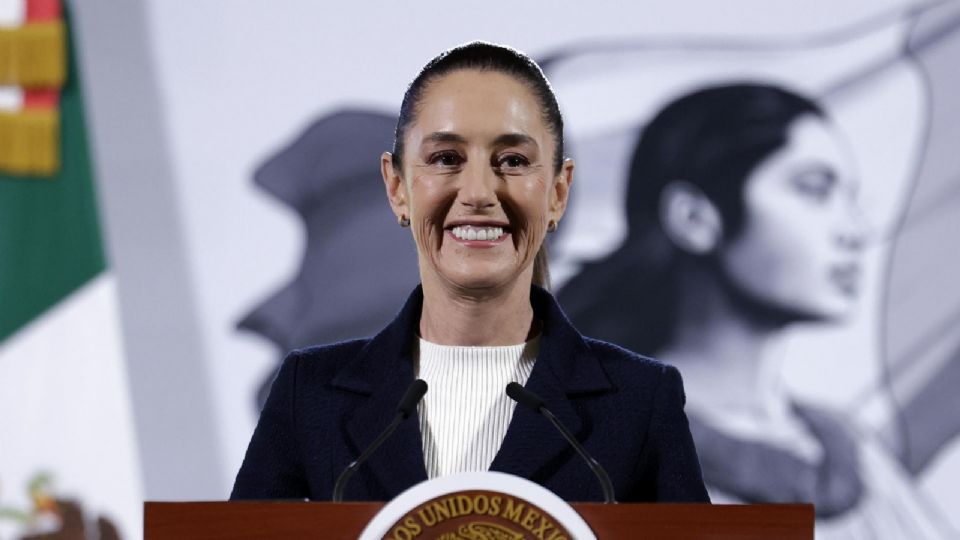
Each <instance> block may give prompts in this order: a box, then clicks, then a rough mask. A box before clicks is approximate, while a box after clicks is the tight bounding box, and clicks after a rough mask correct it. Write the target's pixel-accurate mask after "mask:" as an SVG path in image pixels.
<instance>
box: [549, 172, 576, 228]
mask: <svg viewBox="0 0 960 540" xmlns="http://www.w3.org/2000/svg"><path fill="white" fill-rule="evenodd" d="M573 168H574V163H573V160H572V159H570V158H566V159H564V160H563V164H562V165H561V166H560V174H558V175H557V176H556V178H555V180H554V182H553V189H552V190H551V191H550V219H552V220H553V221H555V222H559V221H560V218H562V217H563V213H564V212H566V211H567V201H569V200H570V186H571V184H573Z"/></svg>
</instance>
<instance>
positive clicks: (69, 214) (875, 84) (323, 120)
mask: <svg viewBox="0 0 960 540" xmlns="http://www.w3.org/2000/svg"><path fill="white" fill-rule="evenodd" d="M473 39H484V40H489V41H495V42H500V43H504V44H508V45H511V46H514V47H516V48H519V49H521V50H523V51H525V52H526V53H528V54H530V55H531V56H532V57H534V58H536V59H538V60H539V61H541V62H542V64H543V66H544V69H545V71H546V72H547V75H548V77H549V78H550V80H551V82H552V83H553V85H554V87H555V90H556V92H557V95H558V97H559V99H560V102H561V108H562V110H563V112H564V114H565V119H566V123H567V126H566V128H567V130H566V140H567V144H568V149H567V152H568V154H569V155H570V156H572V157H574V158H575V159H576V160H577V169H576V173H575V187H574V191H573V195H572V200H571V204H570V209H569V211H568V214H567V217H566V218H565V220H564V222H563V224H562V226H561V231H560V232H559V233H558V234H557V235H554V237H552V240H551V241H552V245H551V256H552V271H553V286H554V290H555V291H557V292H558V294H559V296H560V299H561V302H564V306H565V307H568V308H570V310H571V311H572V312H573V313H572V316H573V317H574V322H575V323H577V324H578V326H580V327H581V328H584V329H585V328H586V327H591V325H592V324H593V322H594V321H597V320H602V319H598V318H595V317H592V316H591V315H589V313H590V311H589V310H578V309H573V308H576V307H577V306H580V304H576V302H577V301H578V300H577V298H578V297H577V296H576V295H573V293H570V292H567V293H565V292H564V288H565V286H566V285H567V284H573V283H575V280H576V279H577V277H578V276H588V275H592V274H587V272H586V270H587V269H590V268H596V267H598V266H602V265H603V264H604V261H607V260H609V259H610V258H611V257H612V255H613V254H615V253H616V252H617V250H622V249H623V248H624V246H627V245H629V238H630V231H629V230H628V219H629V216H628V215H627V213H628V212H627V206H626V198H627V195H628V193H629V183H630V180H631V174H630V160H631V155H632V153H633V151H634V147H635V146H636V144H637V142H638V140H640V139H641V138H642V133H643V128H644V126H645V125H646V124H647V123H648V122H649V121H650V120H651V118H653V117H654V116H655V115H656V114H657V113H658V111H660V110H661V109H662V108H663V107H664V106H665V105H667V104H668V103H670V102H672V101H673V100H675V99H677V98H679V97H681V96H683V95H687V94H689V93H690V92H693V91H695V90H697V89H701V88H704V87H709V86H714V85H723V84H730V83H740V82H749V83H751V84H754V85H763V86H777V87H782V88H786V89H789V90H791V91H792V92H795V93H797V94H799V95H803V96H806V97H807V98H809V99H811V100H812V101H814V102H816V103H817V104H818V105H819V106H820V107H822V108H823V109H824V110H825V111H826V113H827V114H828V116H829V117H830V118H831V119H832V121H831V130H834V131H835V132H836V134H837V135H836V137H837V139H836V140H838V141H842V142H841V143H839V146H840V147H842V150H841V151H840V152H841V153H842V155H843V156H845V159H848V161H849V162H850V163H851V164H852V169H853V170H854V171H855V176H856V181H857V184H858V187H857V189H856V195H855V201H854V202H855V204H854V206H855V210H851V211H856V212H857V214H858V216H859V217H858V219H861V220H862V221H863V222H864V223H865V224H866V227H865V228H866V230H868V231H869V232H868V233H864V235H863V241H862V243H861V246H860V247H859V248H858V253H857V260H856V263H855V265H854V266H855V270H849V271H848V272H847V274H855V276H853V277H851V276H850V275H846V276H845V277H844V278H843V279H844V280H846V281H845V284H846V285H848V287H846V289H848V290H847V294H846V296H847V297H850V298H852V302H851V303H852V304H854V306H853V307H852V308H851V309H850V310H849V313H845V314H844V315H843V316H842V317H831V318H829V320H798V321H796V324H789V325H784V326H783V328H782V329H781V331H779V332H778V333H777V336H776V341H777V346H776V347H775V348H773V350H772V351H771V352H769V353H767V355H769V356H771V358H765V359H764V360H763V363H762V365H763V366H764V369H765V370H768V371H770V373H766V374H765V379H764V380H766V381H769V382H770V384H771V385H775V386H777V388H780V387H782V389H783V391H784V392H787V393H789V395H790V396H792V398H791V399H795V400H796V402H797V403H804V404H807V405H809V406H813V407H815V408H816V409H817V410H821V411H829V415H830V417H831V418H833V419H834V420H832V422H834V423H836V424H837V425H842V426H844V427H843V428H842V430H841V431H842V433H844V434H843V435H836V436H835V438H830V437H829V436H828V437H826V438H821V439H820V444H821V446H823V447H824V448H826V447H828V446H831V444H830V443H831V442H833V441H843V444H841V445H840V446H843V445H847V446H850V447H853V448H855V449H856V448H858V449H861V450H860V451H861V453H862V452H867V450H864V449H865V448H869V449H870V450H869V452H871V455H874V456H875V458H870V459H861V460H860V461H856V460H854V462H853V463H852V464H851V465H850V468H851V470H855V471H856V472H855V474H853V477H855V478H854V480H855V481H854V483H855V484H856V485H864V486H866V487H865V488H864V489H863V491H864V492H865V493H867V495H864V496H862V497H858V496H853V497H852V498H851V499H850V500H849V501H847V502H846V503H844V504H839V507H838V509H837V510H836V512H834V513H833V514H831V515H821V516H818V519H821V520H822V521H823V523H824V524H825V525H827V526H829V524H830V522H835V521H838V520H839V521H843V520H845V519H846V520H850V519H854V517H853V516H856V517H855V519H857V520H858V521H859V522H860V523H861V525H864V526H866V527H867V529H862V528H861V529H859V530H869V527H871V526H872V527H874V532H875V533H876V534H875V535H874V536H875V537H882V531H883V529H884V525H883V519H884V518H883V516H882V515H881V513H878V512H876V511H875V512H872V513H871V512H870V511H868V510H867V509H866V506H867V505H868V504H869V501H870V500H871V498H870V495H869V493H870V491H871V490H872V489H876V490H878V491H893V492H897V493H900V494H901V495H902V497H903V498H904V500H903V501H898V502H896V504H897V505H898V506H907V507H910V508H915V511H913V510H911V512H912V514H911V515H913V516H914V518H915V519H916V520H917V523H918V525H917V527H920V528H921V529H922V531H919V530H918V533H917V537H922V536H923V535H927V536H931V537H936V536H937V534H938V533H937V531H940V532H944V531H950V530H956V529H957V528H960V518H958V516H960V488H958V487H957V482H956V481H957V479H960V438H958V437H957V436H956V434H957V433H958V432H960V414H958V413H957V411H960V397H957V395H956V392H955V389H956V388H957V387H958V386H960V322H958V321H960V283H958V282H957V276H958V275H960V272H958V271H960V249H957V248H958V247H960V244H958V240H957V231H960V70H957V69H956V66H957V65H958V63H960V2H957V1H955V0H945V1H933V0H847V1H845V2H829V1H826V0H808V1H806V2H794V3H789V4H787V3H771V2H764V1H762V0H731V1H728V2H723V3H718V2H708V1H706V0H675V1H674V2H670V3H636V4H630V5H621V3H616V2H595V3H590V5H586V4H585V3H582V2H568V1H563V2H550V3H546V2H543V3H517V2H510V3H501V2H496V1H488V2H467V3H460V4H457V5H456V6H455V7H454V6H452V5H451V4H449V3H441V2H436V1H432V0H431V1H422V2H417V3H397V2H342V3H334V2H322V3H321V2H309V1H306V0H297V1H294V0H290V1H283V2H275V1H274V2H266V1H262V0H261V1H253V0H240V1H231V2H226V1H222V0H221V1H216V0H192V1H190V2H186V1H159V0H141V1H139V2H107V1H104V0H83V1H82V2H81V1H67V2H61V1H58V0H0V538H8V537H12V538H19V537H21V536H27V535H30V534H38V533H41V532H44V531H50V530H56V529H58V528H60V527H63V526H66V524H67V523H68V522H70V521H71V519H73V521H77V520H78V519H79V520H80V521H82V522H84V523H86V525H85V526H86V527H87V529H88V530H89V531H90V537H93V538H96V537H101V538H112V537H116V536H119V537H123V538H135V537H138V536H140V534H141V529H142V502H143V501H144V500H208V499H225V498H226V497H227V496H228V494H229V492H230V489H231V487H232V484H233V479H234V476H235V474H236V471H237V470H238V468H239V466H240V463H241V460H242V458H243V454H244V452H245V449H246V445H247V442H248V441H249V437H250V435H251V433H252V430H253V427H254V425H255V422H256V418H257V414H258V411H259V404H260V403H261V402H262V399H263V396H264V393H265V392H266V390H267V389H268V388H269V383H270V381H271V380H272V376H273V374H274V372H275V370H276V368H277V366H278V362H279V361H280V359H282V357H283V355H284V353H285V352H286V351H288V350H290V349H292V348H295V347H301V346H305V345H308V344H310V343H318V342H327V341H332V340H336V339H343V338H347V337H353V336H359V335H370V334H372V333H374V332H376V331H377V329H379V328H380V327H382V326H383V325H384V324H385V323H386V322H387V321H389V320H390V318H391V317H392V315H393V313H394V311H395V310H396V309H398V308H399V306H400V305H401V303H402V301H403V299H404V298H405V297H406V295H407V294H408V293H409V291H410V289H411V288H412V287H413V286H414V285H415V284H416V283H417V272H416V267H415V264H416V259H415V256H414V246H413V243H412V241H411V240H410V239H409V237H408V236H407V234H408V233H407V231H404V230H401V229H399V228H398V227H396V224H395V221H394V219H393V217H392V214H391V213H390V210H389V207H388V205H387V203H386V200H385V197H384V196H383V194H382V187H381V186H382V183H381V180H380V177H379V171H378V157H379V154H380V152H382V151H383V150H387V149H389V147H390V145H391V143H392V129H393V124H394V119H395V114H396V111H397V110H398V108H399V104H400V100H401V98H402V96H403V92H404V90H405V88H406V85H407V84H408V83H409V82H410V80H411V79H412V78H413V76H414V75H415V74H416V73H417V71H418V70H419V69H420V68H421V67H422V66H423V64H424V63H425V62H426V61H427V60H428V59H430V58H431V57H433V56H434V55H436V54H437V53H438V52H440V51H442V50H443V49H446V48H449V47H451V46H453V45H456V44H459V43H463V42H465V41H469V40H473ZM811 215H812V214H811ZM811 219H815V218H811ZM792 223H793V225H795V228H796V230H797V231H800V233H799V237H801V238H807V237H806V236H804V234H805V233H804V232H803V231H808V230H809V231H810V232H809V235H810V236H809V237H810V238H813V235H815V234H816V233H815V231H816V230H817V228H818V226H817V224H816V223H815V222H814V221H809V222H805V221H803V220H795V221H794V222H792ZM784 242H788V240H787V239H786V238H785V239H784ZM787 247H788V248H789V247H790V246H789V245H787ZM635 251H636V253H638V255H637V257H639V258H641V259H642V258H643V257H644V256H646V255H645V254H646V253H647V251H645V248H643V247H642V246H641V247H638V248H636V250H635ZM788 251H789V250H788ZM650 257H652V258H656V253H652V252H651V254H650ZM799 264H802V262H801V263H799ZM851 264H852V263H851ZM631 275H632V274H630V273H629V272H628V273H627V274H624V273H623V272H620V273H612V274H611V273H609V272H608V273H605V274H604V273H601V274H600V276H601V277H598V278H595V279H591V281H593V282H598V281H603V282H604V284H606V285H610V287H609V289H612V290H613V291H617V290H623V289H622V288H620V287H619V286H618V285H617V282H616V280H617V279H620V280H629V279H631V278H630V276H631ZM761 277H762V276H759V275H758V276H757V279H760V278H761ZM582 279H586V277H583V278H582ZM850 281H856V283H855V284H854V285H852V286H850V283H849V282H850ZM788 286H790V285H789V284H788ZM803 287H804V284H802V283H799V284H797V285H796V288H798V289H801V290H802V289H803ZM851 288H852V289H853V290H854V292H850V289H851ZM570 290H572V289H570ZM604 294H607V295H612V294H614V293H611V292H607V293H603V292H597V293H596V294H593V293H591V294H590V295H588V296H595V297H596V298H599V299H609V300H611V302H609V304H611V305H612V304H616V306H617V308H616V310H614V311H613V315H614V316H617V315H618V314H623V313H627V312H629V311H630V310H631V309H633V307H636V309H642V306H643V305H644V302H645V299H644V298H642V297H635V296H634V297H631V296H629V295H627V296H626V297H624V296H622V295H619V296H603V295H604ZM565 298H570V300H565ZM579 298H582V295H581V296H580V297H579ZM568 302H569V304H570V305H569V306H568ZM602 303H603V302H601V304H602ZM574 304H576V305H574ZM617 310H619V311H617ZM578 313H580V314H579V315H578ZM578 317H579V318H578ZM593 333H594V334H597V333H599V334H603V328H600V329H599V330H597V331H594V332H593ZM638 348H640V347H639V346H638ZM639 352H641V353H644V354H648V355H657V353H658V351H657V350H655V348H651V350H640V351H639ZM681 370H682V368H681ZM694 401H695V398H694V397H691V403H693V402H694ZM698 406H703V407H705V408H709V407H710V404H709V403H706V404H703V403H700V402H698ZM706 423H708V424H709V423H710V422H709V421H708V422H706ZM831 425H832V424H831ZM713 428H715V429H717V430H719V431H721V432H723V431H724V430H725V429H726V427H725V426H723V425H722V422H721V423H720V425H714V426H713ZM731 429H732V431H734V432H735V431H736V428H731ZM745 438H746V439H747V441H748V442H749V443H751V444H753V443H758V444H760V445H761V446H762V445H763V443H764V441H757V440H752V439H751V437H749V436H747V437H745ZM705 444H709V442H703V443H700V441H698V446H703V445H705ZM769 446H771V447H773V449H774V450H775V451H778V452H781V453H783V452H784V451H785V452H786V453H787V454H789V453H790V451H791V448H790V446H791V445H790V444H789V443H787V444H780V448H779V449H778V448H777V447H778V445H777V444H772V445H769ZM718 448H719V447H718ZM723 448H729V447H726V446H725V447H723ZM723 451H724V450H722V449H718V450H717V452H716V453H717V455H718V456H719V457H720V463H721V465H722V463H723V462H724V459H723V457H724V454H723ZM703 452H704V450H701V453H702V454H703ZM706 452H707V454H712V453H713V452H712V451H711V450H709V449H707V450H706ZM801 454H802V453H801ZM824 455H827V456H828V457H829V454H828V453H827V452H821V453H819V454H818V453H817V452H816V451H814V452H813V453H812V454H811V455H807V456H805V462H807V463H809V464H812V466H814V468H815V469H816V465H817V463H820V462H823V461H824ZM811 456H812V457H811ZM818 456H819V457H818ZM877 456H879V457H877ZM702 457H703V456H702ZM801 457H803V456H801ZM871 459H873V461H870V460H871ZM818 460H819V461H818ZM801 461H804V460H801ZM771 463H777V461H772V462H771ZM869 463H874V465H876V464H877V463H879V465H876V466H873V465H869ZM816 470H817V471H820V472H819V473H816V474H820V475H821V476H822V475H823V474H827V473H825V472H823V471H824V470H827V469H822V468H821V469H816ZM827 472H829V471H828V470H827ZM848 472H849V471H848ZM848 476H849V475H848ZM708 480H709V479H708ZM725 488H726V489H723V490H720V491H724V492H726V493H727V494H729V495H731V496H732V499H733V500H751V501H757V500H778V499H777V496H771V497H772V498H769V499H764V496H763V495H762V494H758V492H756V491H750V492H744V493H738V492H737V491H736V489H734V488H732V487H730V486H725ZM761 491H762V490H761ZM56 500H60V501H66V500H69V501H72V502H71V503H69V505H64V504H62V503H61V505H60V509H61V514H62V515H63V516H73V518H71V519H67V517H63V518H62V519H61V520H60V521H57V520H56V519H54V518H51V517H50V514H51V513H50V512H49V510H50V509H52V508H54V507H55V506H56V502H55V501H56ZM64 508H68V509H70V508H72V509H74V510H75V511H72V513H71V512H66V511H64V510H63V509H64ZM917 516H920V517H917ZM98 519H99V520H100V521H99V525H98V526H94V525H93V524H96V523H98ZM912 519H913V518H912ZM951 520H952V522H951ZM871 524H872V525H871ZM908 528H909V526H908ZM823 530H824V531H833V532H836V534H837V537H844V535H845V534H850V536H848V537H851V538H852V537H854V536H853V533H851V532H849V531H848V532H844V531H846V530H847V529H844V528H842V527H841V528H836V529H831V528H829V527H828V528H825V529H823ZM851 530H852V529H851Z"/></svg>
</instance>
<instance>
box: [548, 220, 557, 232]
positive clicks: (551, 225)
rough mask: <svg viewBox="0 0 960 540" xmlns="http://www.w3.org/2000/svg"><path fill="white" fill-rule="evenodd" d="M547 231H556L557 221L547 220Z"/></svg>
mask: <svg viewBox="0 0 960 540" xmlns="http://www.w3.org/2000/svg"><path fill="white" fill-rule="evenodd" d="M547 232H557V222H556V221H554V220H552V219H551V220H550V221H548V222H547Z"/></svg>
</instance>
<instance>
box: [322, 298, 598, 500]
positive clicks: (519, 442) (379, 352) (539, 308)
mask: <svg viewBox="0 0 960 540" xmlns="http://www.w3.org/2000/svg"><path fill="white" fill-rule="evenodd" d="M530 301H531V305H532V306H533V310H534V314H535V316H536V317H537V318H539V319H540V321H541V322H542V328H541V335H540V352H539V355H538V356H537V361H536V363H535V364H534V368H533V371H532V373H531V374H530V379H529V380H528V381H527V384H526V387H527V388H528V389H529V390H531V391H533V392H535V393H536V394H537V395H539V396H540V397H541V398H542V399H543V400H544V402H545V403H546V405H547V407H548V408H549V409H550V410H551V411H552V412H553V413H554V414H555V415H556V416H557V418H558V419H559V420H560V421H561V422H563V423H564V424H565V425H566V426H567V427H568V428H569V429H570V431H571V432H573V433H574V434H575V435H577V436H578V438H580V439H581V440H582V439H583V438H585V437H586V436H587V435H588V433H586V430H585V428H584V423H583V422H582V421H581V419H580V416H579V415H578V414H577V412H576V409H575V407H574V406H573V403H572V402H571V401H570V398H571V397H576V396H577V395H583V394H593V393H602V392H607V391H610V390H612V389H613V385H612V384H611V382H610V380H609V378H608V377H607V374H606V372H605V371H604V370H603V367H602V366H601V364H600V362H599V360H598V359H597V358H596V357H595V356H594V354H593V353H592V351H591V350H590V348H589V347H588V346H587V344H586V342H585V341H584V339H583V337H582V336H581V335H580V334H579V333H578V332H577V330H576V329H575V328H574V327H573V325H572V324H571V323H570V321H569V320H568V319H567V317H566V315H564V313H563V311H562V310H561V309H560V306H559V305H557V302H556V300H555V299H554V298H553V296H551V295H550V293H548V292H547V291H545V290H543V289H541V288H540V287H537V286H533V287H532V288H531V291H530ZM422 306H423V289H422V288H421V287H420V286H417V288H416V289H414V291H413V292H412V293H411V294H410V297H409V298H408V299H407V302H406V303H405V304H404V306H403V308H402V309H401V310H400V313H399V314H398V315H397V317H396V318H395V319H394V320H393V321H392V322H391V323H390V324H389V325H387V327H386V328H384V329H383V330H382V331H381V332H380V333H379V334H377V335H376V336H374V337H373V338H372V339H371V340H370V341H369V342H368V343H367V345H366V346H364V348H363V349H362V350H361V351H360V353H359V354H358V355H357V356H356V357H355V358H354V359H353V360H352V361H350V362H349V363H347V364H346V365H345V366H344V367H343V368H342V369H341V370H340V371H339V372H338V373H337V375H336V376H335V377H334V379H333V381H332V383H333V386H334V387H337V388H340V389H342V390H346V391H349V392H353V393H357V394H361V395H365V396H367V398H366V399H365V400H364V402H363V403H362V404H361V405H360V406H358V407H357V408H356V409H355V410H354V411H353V414H352V415H351V416H350V418H349V419H348V420H347V433H348V436H349V437H350V439H351V441H352V442H353V444H354V445H355V446H356V448H357V451H358V452H360V451H362V450H363V449H364V448H366V446H367V445H368V444H370V442H372V441H373V439H374V438H375V437H376V436H377V435H378V434H379V432H380V430H381V429H383V427H385V426H386V424H387V422H389V421H390V419H392V418H393V415H394V414H395V410H396V406H397V403H398V402H399V401H400V398H401V397H402V395H403V392H404V391H405V390H406V388H407V386H408V385H409V384H410V383H411V382H412V381H413V375H414V369H413V357H412V351H413V340H414V339H416V334H417V327H418V325H419V322H420V311H421V308H422ZM564 451H568V452H573V450H572V449H570V448H568V445H567V443H566V441H564V440H563V438H562V437H561V436H560V434H559V433H557V432H556V430H555V429H554V428H553V426H552V425H550V423H549V421H548V420H547V419H546V418H543V417H542V416H541V415H539V414H537V413H535V412H534V411H530V410H528V409H526V408H525V407H522V406H518V407H517V408H516V410H515V412H514V416H513V420H512V421H511V423H510V426H509V428H508V430H507V435H506V437H505V439H504V441H503V444H502V445H501V448H500V451H499V453H498V454H497V456H496V458H495V459H494V461H493V464H492V465H491V467H490V468H491V470H497V471H501V472H509V473H511V474H516V475H518V476H524V477H527V478H533V479H535V480H536V479H537V476H538V475H540V474H543V473H544V471H545V469H544V466H545V465H548V464H549V463H550V462H551V461H553V460H554V459H555V458H556V457H557V456H558V455H559V454H561V453H563V452H564ZM368 465H369V467H370V469H371V471H372V472H373V473H374V474H375V476H376V477H377V478H378V480H379V481H380V482H381V483H382V484H383V485H384V487H385V488H387V491H388V492H389V493H391V494H393V495H396V494H398V493H400V492H402V491H403V490H404V489H406V488H408V487H410V486H412V485H414V484H416V483H418V482H420V481H423V480H426V478H427V477H426V468H425V466H424V462H423V448H422V445H421V434H420V426H419V423H418V422H417V421H416V419H408V420H407V421H405V422H403V423H402V424H401V425H400V427H399V428H398V429H397V431H396V432H395V433H394V435H393V436H392V437H391V438H390V440H388V441H387V442H386V443H385V444H384V448H381V449H380V450H378V451H377V453H376V454H374V455H373V456H371V458H370V461H368Z"/></svg>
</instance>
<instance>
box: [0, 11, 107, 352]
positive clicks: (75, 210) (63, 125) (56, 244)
mask: <svg viewBox="0 0 960 540" xmlns="http://www.w3.org/2000/svg"><path fill="white" fill-rule="evenodd" d="M68 29H69V25H68ZM68 32H69V30H68ZM71 42H72V40H69V39H68V43H71ZM68 47H69V50H68V51H67V56H68V66H67V69H68V77H67V81H66V83H65V85H64V88H63V91H62V94H61V101H60V114H61V116H60V140H61V142H60V144H61V148H60V152H61V168H60V172H59V173H58V174H56V175H55V176H53V177H50V178H41V179H38V178H19V177H15V176H10V175H4V174H0V341H3V340H5V339H6V338H7V337H9V336H10V335H11V334H13V333H14V332H16V331H17V330H18V329H19V328H21V327H22V326H23V325H25V324H27V323H28V322H30V321H31V320H33V319H34V318H35V317H37V316H38V315H40V314H41V313H43V312H44V311H45V310H46V309H47V308H49V307H51V306H53V305H54V304H56V303H57V302H59V301H60V300H62V299H63V298H64V297H65V296H67V295H68V294H70V293H71V292H73V291H74V290H76V289H77V288H78V287H80V286H81V285H83V284H84V283H86V282H88V281H89V280H90V279H91V278H93V277H94V276H96V275H97V274H99V273H100V272H102V271H103V270H104V269H105V268H106V259H105V257H104V250H103V245H102V242H101V236H100V224H99V219H98V215H97V203H96V196H95V193H94V185H93V174H92V170H91V164H90V154H89V148H88V145H87V135H86V129H85V123H84V114H83V100H82V95H81V92H80V85H79V80H78V77H77V69H76V58H75V55H74V51H73V47H72V45H71V46H68ZM0 151H2V149H0Z"/></svg>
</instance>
